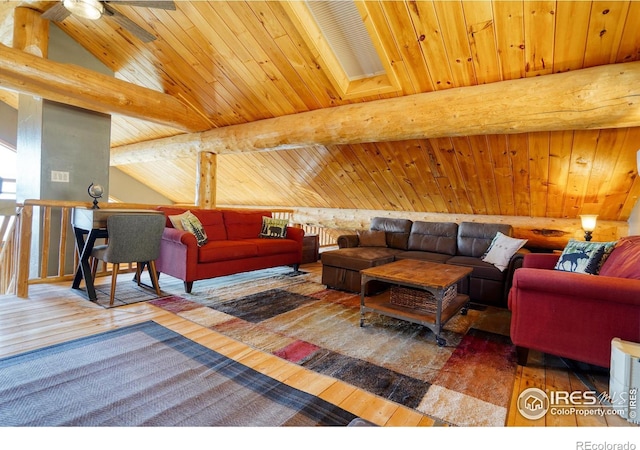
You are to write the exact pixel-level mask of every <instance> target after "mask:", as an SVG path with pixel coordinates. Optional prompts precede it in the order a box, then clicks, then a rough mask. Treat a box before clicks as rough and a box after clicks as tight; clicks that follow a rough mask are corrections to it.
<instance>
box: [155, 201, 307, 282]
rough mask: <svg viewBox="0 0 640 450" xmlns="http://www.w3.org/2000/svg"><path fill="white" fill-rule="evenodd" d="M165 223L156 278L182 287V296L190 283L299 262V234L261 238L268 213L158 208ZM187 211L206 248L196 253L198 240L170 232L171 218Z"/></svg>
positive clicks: (291, 232) (294, 231)
mask: <svg viewBox="0 0 640 450" xmlns="http://www.w3.org/2000/svg"><path fill="white" fill-rule="evenodd" d="M158 209H159V210H160V211H163V212H164V213H165V216H166V217H167V223H166V227H165V229H164V232H163V234H162V241H161V243H160V256H159V257H158V259H157V260H156V268H157V270H158V273H166V274H168V275H171V276H172V277H175V278H179V279H181V280H183V281H184V287H185V292H187V293H189V292H191V289H192V287H193V282H194V281H197V280H204V279H208V278H215V277H220V276H224V275H232V274H235V273H240V272H249V271H251V270H258V269H266V268H269V267H277V266H286V265H292V266H293V267H294V270H298V265H299V264H300V262H301V261H302V238H303V237H304V231H303V230H302V229H301V228H293V227H287V233H286V238H285V239H275V238H261V237H259V234H260V231H261V229H262V218H263V217H272V214H271V212H270V211H257V210H230V209H195V208H174V207H158ZM187 209H188V210H190V211H191V212H192V213H193V215H195V216H196V217H197V218H198V220H200V222H201V223H202V227H203V228H204V230H205V232H206V234H207V237H208V242H207V243H206V244H204V245H203V246H202V247H198V244H197V242H196V237H195V236H194V235H193V234H191V233H189V232H187V231H182V230H178V229H176V228H174V227H173V225H172V223H171V221H170V220H169V216H173V215H179V214H182V213H184V212H185V211H187Z"/></svg>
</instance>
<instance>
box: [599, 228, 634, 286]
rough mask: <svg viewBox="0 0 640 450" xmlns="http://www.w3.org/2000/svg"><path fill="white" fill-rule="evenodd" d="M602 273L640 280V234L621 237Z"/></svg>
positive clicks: (608, 275)
mask: <svg viewBox="0 0 640 450" xmlns="http://www.w3.org/2000/svg"><path fill="white" fill-rule="evenodd" d="M600 275H601V276H605V277H618V278H635V279H638V280H640V236H627V237H624V238H622V239H620V241H619V242H618V245H616V248H614V249H613V251H612V252H611V255H609V258H607V260H606V261H605V263H604V264H603V266H602V269H600Z"/></svg>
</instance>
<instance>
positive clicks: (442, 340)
mask: <svg viewBox="0 0 640 450" xmlns="http://www.w3.org/2000/svg"><path fill="white" fill-rule="evenodd" d="M436 342H437V344H438V347H444V346H445V345H447V340H446V339H445V338H443V337H440V335H439V334H436Z"/></svg>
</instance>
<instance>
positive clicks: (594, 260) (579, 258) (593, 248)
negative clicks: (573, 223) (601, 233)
mask: <svg viewBox="0 0 640 450" xmlns="http://www.w3.org/2000/svg"><path fill="white" fill-rule="evenodd" d="M615 245H616V241H613V242H587V241H576V240H575V239H570V240H569V243H568V244H567V246H566V247H565V248H564V250H563V251H562V254H561V255H560V258H559V259H558V262H557V263H556V266H555V269H556V270H562V271H564V272H576V273H587V274H591V275H597V274H598V272H599V271H600V267H602V264H603V263H604V261H605V260H606V259H607V258H608V257H609V254H611V252H612V251H613V248H614V247H615Z"/></svg>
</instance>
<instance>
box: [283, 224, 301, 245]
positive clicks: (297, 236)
mask: <svg viewBox="0 0 640 450" xmlns="http://www.w3.org/2000/svg"><path fill="white" fill-rule="evenodd" d="M303 238H304V230H303V229H302V228H296V227H287V239H292V240H294V241H296V242H298V243H300V246H302V241H303Z"/></svg>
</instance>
